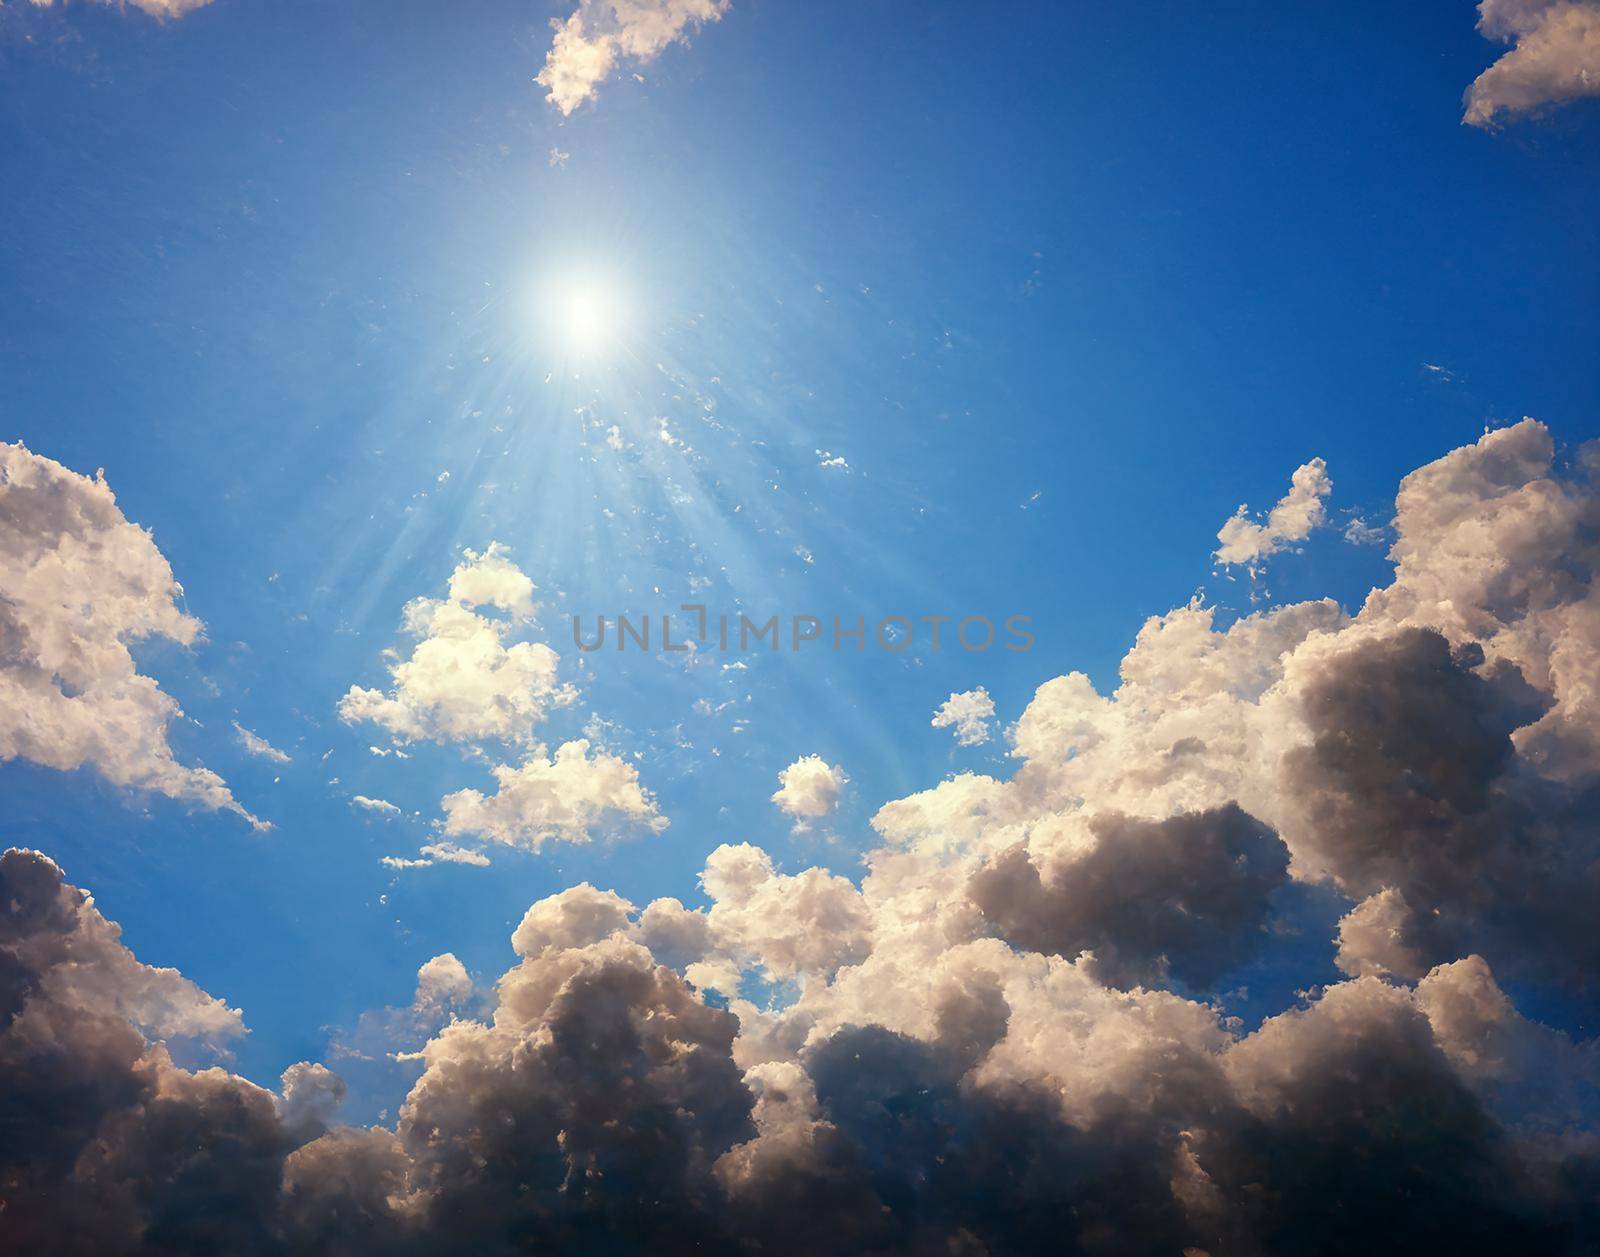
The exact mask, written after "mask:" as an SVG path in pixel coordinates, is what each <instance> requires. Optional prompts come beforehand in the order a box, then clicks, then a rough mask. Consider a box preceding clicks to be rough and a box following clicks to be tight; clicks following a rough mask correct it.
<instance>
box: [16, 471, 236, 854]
mask: <svg viewBox="0 0 1600 1257" xmlns="http://www.w3.org/2000/svg"><path fill="white" fill-rule="evenodd" d="M182 597H183V587H182V586H181V585H179V584H178V582H177V581H176V580H175V579H174V578H173V575H172V568H171V567H170V566H169V565H168V563H167V560H166V559H165V558H164V557H163V556H162V554H161V551H160V550H158V549H157V548H156V544H155V542H154V541H153V540H152V539H151V537H150V534H149V533H148V532H146V531H145V530H144V529H142V528H140V527H138V525H136V524H132V523H130V522H128V520H127V519H125V518H124V517H123V514H122V512H121V510H119V509H118V507H117V500H116V498H115V497H114V496H113V495H112V492H111V488H110V486H109V485H107V484H106V481H105V477H104V476H103V475H102V476H99V477H97V478H95V479H93V480H91V479H89V477H87V476H80V475H78V474H77V473H76V472H74V471H70V470H69V469H67V468H66V467H63V466H62V465H61V464H60V463H57V462H54V461H52V460H51V459H48V458H44V457H41V456H40V455H38V454H34V453H32V452H31V451H29V450H28V449H26V448H25V447H24V446H22V445H20V444H19V445H6V444H0V760H8V759H16V758H21V759H26V760H31V761H33V762H34V763H36V764H43V765H45V766H46V767H48V768H57V769H62V770H70V769H74V768H81V767H86V766H87V767H91V768H94V769H96V770H97V771H98V772H99V773H100V774H101V775H102V776H104V777H105V778H106V779H107V780H109V781H111V782H113V783H114V784H116V785H119V786H130V787H133V788H135V789H139V790H150V791H154V792H155V793H157V794H163V795H166V796H168V797H169V798H173V799H178V800H180V801H182V802H184V803H189V804H192V805H195V806H198V807H204V808H214V809H224V810H227V811H231V812H237V813H238V814H239V815H241V816H243V817H245V818H246V819H247V820H249V821H250V822H251V823H252V824H255V825H257V826H258V827H263V828H264V826H261V823H260V822H259V821H256V819H255V818H254V817H252V816H250V814H249V813H248V812H246V811H245V810H244V809H243V808H242V807H240V806H239V804H238V803H237V802H235V800H234V798H233V795H232V794H231V793H230V792H229V790H228V787H227V786H226V785H225V784H224V783H223V781H222V778H220V777H219V776H217V774H216V773H214V772H211V771H210V770H209V769H205V768H191V767H187V766H185V765H183V764H179V763H178V762H177V760H176V759H174V758H173V754H172V748H171V747H170V746H169V745H168V743H167V726H168V725H169V724H170V723H171V721H172V720H173V719H174V718H175V717H178V716H181V715H182V713H181V712H180V711H179V709H178V704H177V703H176V702H175V701H174V700H173V699H172V698H171V697H170V696H169V695H167V694H166V693H164V692H163V691H162V690H161V687H160V686H158V685H157V684H156V683H155V681H153V680H152V679H151V678H149V677H147V676H143V675H141V674H140V673H139V671H138V670H137V668H136V667H135V665H134V661H133V656H132V655H131V654H130V653H129V650H128V647H129V644H130V643H131V642H135V641H138V640H140V639H143V638H151V637H165V638H168V639H170V640H172V641H175V642H178V643H180V644H182V645H185V646H187V645H190V644H192V643H193V642H194V641H195V640H196V639H197V638H198V637H199V635H200V631H201V625H200V621H199V620H197V619H195V618H194V617H193V616H191V615H188V614H187V613H186V612H185V611H184V610H183V608H182V605H181V600H182Z"/></svg>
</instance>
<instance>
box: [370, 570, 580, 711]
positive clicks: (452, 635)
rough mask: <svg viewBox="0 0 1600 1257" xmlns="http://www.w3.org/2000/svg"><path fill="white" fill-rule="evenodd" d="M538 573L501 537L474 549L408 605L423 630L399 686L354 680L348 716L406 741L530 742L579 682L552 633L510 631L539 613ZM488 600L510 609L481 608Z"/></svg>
mask: <svg viewBox="0 0 1600 1257" xmlns="http://www.w3.org/2000/svg"><path fill="white" fill-rule="evenodd" d="M533 593H534V586H533V582H532V581H531V580H529V579H528V577H527V576H526V575H524V574H523V573H522V572H521V571H520V570H519V569H518V568H517V567H516V565H515V564H513V563H512V562H511V561H510V559H508V558H507V557H506V550H505V548H504V547H502V546H501V545H499V543H494V544H491V545H490V546H489V548H488V549H487V550H485V551H484V552H483V553H482V554H476V553H474V552H473V551H471V550H468V551H467V552H466V555H465V557H464V558H463V559H462V561H461V563H460V564H459V565H458V566H457V567H456V570H455V572H454V573H453V574H452V575H451V577H450V587H449V592H448V594H447V596H446V597H444V598H442V599H441V598H417V599H414V600H412V601H411V602H410V603H408V604H407V606H406V609H405V618H404V625H405V629H406V631H407V632H408V633H409V634H411V635H412V636H413V637H416V638H417V639H418V641H417V645H416V647H415V648H414V649H413V650H412V652H411V655H410V657H409V658H407V659H404V660H402V661H399V662H397V663H395V664H393V665H392V666H391V667H390V669H389V676H390V679H391V681H392V682H393V688H392V689H391V690H390V692H389V693H387V694H385V693H383V692H381V691H379V690H374V689H366V688H363V687H362V686H359V685H355V686H351V687H350V690H349V692H348V693H347V694H345V696H344V697H343V698H342V699H340V700H339V715H340V717H341V718H342V719H344V720H345V721H347V722H349V723H351V724H355V723H359V722H361V721H369V720H370V721H372V722H373V723H375V724H378V725H381V726H382V727H383V728H385V729H387V730H388V731H389V733H390V735H391V736H393V737H394V738H395V739H397V740H399V741H402V742H410V741H434V742H441V743H443V742H478V741H485V740H498V741H507V742H530V741H531V738H532V730H533V727H534V726H535V725H536V724H538V723H539V722H540V721H542V720H543V719H544V718H545V715H546V713H547V712H548V711H549V710H550V709H551V708H554V707H562V706H565V705H566V704H568V703H570V702H572V701H573V700H574V699H575V698H576V697H577V693H576V691H575V690H574V689H573V688H572V687H571V686H570V685H566V684H563V683H562V682H561V681H560V680H559V679H558V678H557V675H556V673H557V669H558V667H559V664H560V658H559V656H558V655H557V654H556V652H555V651H554V650H552V649H551V648H550V647H549V646H547V645H545V644H544V643H543V642H516V643H514V644H512V645H510V646H507V645H506V640H507V638H508V636H510V635H511V634H512V633H513V632H515V631H517V630H519V629H522V628H525V627H526V626H527V625H528V624H529V623H531V621H532V620H533V617H534V614H535V612H536V610H537V604H536V603H535V602H534V599H533ZM484 608H490V609H493V610H496V611H499V612H503V613H505V615H504V618H490V617H489V616H488V615H485V614H481V612H482V611H483V609H484Z"/></svg>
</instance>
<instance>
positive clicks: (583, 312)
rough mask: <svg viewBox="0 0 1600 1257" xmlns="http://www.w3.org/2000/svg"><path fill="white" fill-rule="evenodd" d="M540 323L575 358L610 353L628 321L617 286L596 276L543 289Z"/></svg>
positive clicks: (624, 304) (623, 301)
mask: <svg viewBox="0 0 1600 1257" xmlns="http://www.w3.org/2000/svg"><path fill="white" fill-rule="evenodd" d="M540 304H541V305H542V306H543V310H542V315H543V318H542V320H541V321H542V322H543V323H544V325H545V327H546V328H547V330H548V331H549V332H550V333H551V334H552V336H553V338H554V340H555V341H556V343H558V344H559V345H560V346H561V347H562V348H564V349H565V350H566V352H567V353H569V354H571V355H573V356H574V357H580V358H597V357H601V356H604V355H605V354H606V353H608V352H609V351H611V350H613V349H614V348H615V347H616V345H617V343H618V341H619V340H620V339H621V337H622V334H623V332H624V330H625V328H626V325H627V322H628V305H627V302H626V300H625V299H624V296H623V290H622V288H621V286H620V285H618V284H617V283H616V282H615V281H612V280H610V279H602V278H598V277H581V278H569V279H565V280H562V281H560V282H558V283H555V284H552V285H550V286H549V288H548V289H547V290H546V294H545V297H544V300H543V301H542V302H541V303H540Z"/></svg>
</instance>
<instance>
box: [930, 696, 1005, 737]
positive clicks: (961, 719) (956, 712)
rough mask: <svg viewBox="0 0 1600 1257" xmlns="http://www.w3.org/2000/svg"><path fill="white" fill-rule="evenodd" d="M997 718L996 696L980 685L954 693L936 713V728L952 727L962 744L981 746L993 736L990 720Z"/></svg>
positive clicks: (934, 714) (934, 722) (934, 716)
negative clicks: (990, 730) (994, 697)
mask: <svg viewBox="0 0 1600 1257" xmlns="http://www.w3.org/2000/svg"><path fill="white" fill-rule="evenodd" d="M993 719H994V699H992V698H990V697H989V691H988V690H986V689H983V688H982V687H979V688H978V689H975V690H964V691H963V692H961V693H959V694H952V695H950V697H949V698H948V699H946V700H945V702H944V705H943V706H941V707H940V708H939V710H938V711H936V712H934V713H933V727H934V728H935V729H949V730H950V731H951V732H952V733H954V734H955V738H956V741H957V742H958V743H959V744H960V745H962V746H981V745H983V743H985V742H987V741H988V740H989V736H990V732H989V721H991V720H993Z"/></svg>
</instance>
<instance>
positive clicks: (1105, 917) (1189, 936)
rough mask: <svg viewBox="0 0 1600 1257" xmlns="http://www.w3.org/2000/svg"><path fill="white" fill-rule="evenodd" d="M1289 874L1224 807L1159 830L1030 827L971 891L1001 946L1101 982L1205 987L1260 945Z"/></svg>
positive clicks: (1235, 812) (1107, 817)
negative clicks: (1041, 955) (1068, 962)
mask: <svg viewBox="0 0 1600 1257" xmlns="http://www.w3.org/2000/svg"><path fill="white" fill-rule="evenodd" d="M1039 860H1042V861H1043V863H1044V873H1041V870H1040V867H1039V864H1038V863H1037V862H1036V861H1039ZM1288 868H1289V856H1288V852H1287V851H1286V850H1285V849H1284V846H1283V843H1282V841H1281V840H1280V839H1279V838H1278V836H1277V835H1276V834H1274V833H1273V832H1272V831H1271V830H1270V829H1268V828H1267V827H1266V826H1265V825H1263V824H1261V822H1260V821H1257V820H1254V819H1252V818H1251V817H1249V816H1246V815H1245V814H1244V812H1242V811H1240V810H1239V808H1238V806H1237V805H1236V804H1231V803H1230V804H1228V805H1227V806H1225V807H1221V808H1214V809H1211V810H1210V811H1206V812H1185V813H1180V814H1179V815H1177V816H1172V817H1169V818H1167V819H1166V820H1162V821H1146V820H1136V819H1133V818H1131V817H1127V816H1123V815H1120V814H1119V813H1115V812H1113V813H1107V814H1104V815H1101V816H1096V817H1093V818H1090V819H1088V820H1086V821H1083V822H1080V823H1072V822H1067V823H1063V824H1059V825H1056V826H1040V827H1039V828H1037V829H1035V830H1034V834H1033V836H1032V838H1031V839H1030V840H1029V842H1025V843H1018V844H1017V845H1016V846H1014V847H1011V848H1009V849H1008V850H1006V851H1004V852H1002V853H1001V854H1000V855H999V856H997V857H995V858H994V859H993V860H991V861H990V862H989V863H988V864H987V865H985V866H984V868H983V869H981V870H980V871H979V872H978V873H977V874H976V875H975V876H974V877H973V880H972V882H971V885H970V888H969V890H970V893H971V895H972V900H973V902H974V903H975V904H976V905H977V906H978V909H979V910H980V911H981V912H982V913H983V914H984V916H985V917H986V918H988V919H989V920H990V921H992V922H994V924H995V925H996V927H997V928H998V929H999V930H1000V931H1001V933H1002V934H1003V935H1004V936H1005V937H1006V938H1008V939H1010V940H1011V941H1013V942H1015V943H1018V944H1020V945H1022V946H1025V947H1028V948H1029V949H1031V950H1033V951H1041V952H1053V953H1055V954H1057V955H1062V956H1067V957H1077V956H1079V955H1080V954H1087V955H1088V956H1089V958H1090V965H1091V968H1092V971H1093V972H1094V973H1095V974H1096V975H1097V976H1099V977H1100V978H1101V980H1102V981H1105V982H1108V983H1111V984H1113V985H1118V986H1123V985H1131V984H1134V983H1153V982H1160V981H1165V980H1166V979H1167V978H1168V977H1169V976H1171V977H1176V978H1179V979H1181V980H1183V981H1185V982H1187V983H1191V984H1193V985H1196V986H1200V987H1202V988H1203V987H1204V986H1205V984H1206V983H1208V982H1211V981H1213V980H1214V979H1215V978H1217V977H1218V976H1219V975H1220V974H1222V973H1225V972H1226V971H1227V970H1228V969H1230V968H1232V967H1235V966H1237V965H1239V964H1241V963H1243V962H1244V961H1246V960H1248V959H1250V958H1251V957H1252V956H1253V955H1254V954H1255V952H1256V951H1257V950H1258V949H1259V948H1260V946H1261V944H1262V943H1263V942H1264V941H1265V927H1266V924H1267V918H1268V915H1269V910H1270V909H1269V897H1270V896H1271V894H1272V892H1273V891H1274V890H1276V889H1277V888H1278V887H1279V886H1280V885H1282V884H1283V883H1284V881H1285V880H1286V879H1287V877H1288Z"/></svg>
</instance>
